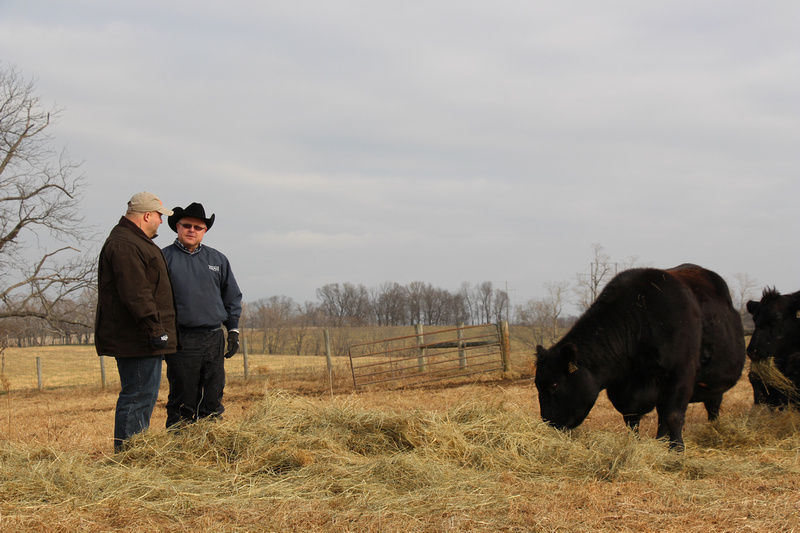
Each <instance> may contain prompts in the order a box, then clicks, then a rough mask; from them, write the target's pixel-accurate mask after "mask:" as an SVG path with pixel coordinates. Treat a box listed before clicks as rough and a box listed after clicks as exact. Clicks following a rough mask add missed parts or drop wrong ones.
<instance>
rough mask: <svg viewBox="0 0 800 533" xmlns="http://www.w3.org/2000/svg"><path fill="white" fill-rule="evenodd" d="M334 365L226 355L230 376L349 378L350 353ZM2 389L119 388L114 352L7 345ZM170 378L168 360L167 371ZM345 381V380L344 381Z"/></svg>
mask: <svg viewBox="0 0 800 533" xmlns="http://www.w3.org/2000/svg"><path fill="white" fill-rule="evenodd" d="M336 359H337V360H335V361H334V362H333V365H332V368H331V369H330V370H329V368H328V364H327V361H326V357H325V356H313V355H300V356H293V355H266V354H249V355H247V357H245V355H244V353H239V354H236V355H235V356H233V357H232V358H230V359H226V360H225V374H226V377H227V378H228V379H229V380H236V379H245V378H247V379H252V380H268V379H273V380H275V379H281V380H313V381H317V380H327V379H329V378H330V376H331V373H335V374H336V375H337V376H338V375H341V376H343V380H344V379H346V378H347V377H349V375H350V367H349V361H348V360H347V358H336ZM0 362H1V365H0V393H2V392H11V391H35V390H48V389H57V388H66V387H82V386H90V387H104V388H108V389H114V388H117V389H118V388H119V386H120V384H119V374H118V372H117V364H116V360H115V359H114V358H113V357H98V356H97V354H96V353H95V351H94V346H91V345H89V346H85V345H84V346H48V347H42V348H7V349H6V350H5V351H4V353H3V354H2V360H1V361H0ZM162 372H163V373H162V381H164V382H165V381H166V365H164V369H163V370H162ZM340 381H341V380H340Z"/></svg>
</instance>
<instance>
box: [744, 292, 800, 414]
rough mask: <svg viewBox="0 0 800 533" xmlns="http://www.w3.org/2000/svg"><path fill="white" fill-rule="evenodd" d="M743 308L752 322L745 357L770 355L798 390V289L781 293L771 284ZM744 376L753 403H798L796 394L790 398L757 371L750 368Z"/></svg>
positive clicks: (776, 366) (799, 315)
mask: <svg viewBox="0 0 800 533" xmlns="http://www.w3.org/2000/svg"><path fill="white" fill-rule="evenodd" d="M747 311H748V312H749V313H750V314H751V315H753V323H754V324H755V326H756V328H755V330H754V331H753V336H752V337H751V338H750V343H749V344H748V345H747V355H748V357H750V359H751V360H752V361H754V362H759V361H764V360H766V359H769V358H770V357H771V358H772V359H773V361H774V363H775V368H777V369H778V370H779V371H780V372H781V373H782V374H783V375H784V376H786V377H787V378H788V379H789V381H791V383H792V385H793V386H794V388H795V389H797V390H800V291H798V292H795V293H794V294H787V295H781V293H780V292H778V291H777V290H775V289H774V288H772V289H769V288H767V289H764V292H763V293H762V294H761V301H760V302H756V301H753V300H750V301H749V302H747ZM748 377H749V378H750V384H751V385H752V386H753V403H755V404H764V405H768V406H770V407H785V406H786V405H794V406H798V405H800V401H798V398H797V396H796V395H795V396H794V397H792V398H790V397H789V396H788V395H787V394H786V391H785V390H781V389H780V388H777V387H775V386H772V387H770V386H769V385H768V384H765V383H764V381H763V379H762V378H761V376H759V375H758V373H756V372H754V371H752V370H751V371H750V373H749V375H748Z"/></svg>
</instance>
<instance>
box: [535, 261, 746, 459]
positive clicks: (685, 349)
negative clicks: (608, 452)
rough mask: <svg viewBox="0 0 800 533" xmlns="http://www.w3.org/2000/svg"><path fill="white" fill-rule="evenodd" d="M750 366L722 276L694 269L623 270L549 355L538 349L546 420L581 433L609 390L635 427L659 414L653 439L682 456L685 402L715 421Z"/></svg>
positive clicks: (538, 380)
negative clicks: (644, 418)
mask: <svg viewBox="0 0 800 533" xmlns="http://www.w3.org/2000/svg"><path fill="white" fill-rule="evenodd" d="M744 362H745V349H744V332H743V330H742V322H741V318H740V317H739V315H738V313H737V312H736V310H735V309H734V308H733V304H732V302H731V297H730V292H729V291H728V286H727V284H726V283H725V281H724V280H723V279H722V278H721V277H720V276H718V275H717V274H715V273H714V272H711V271H710V270H706V269H704V268H702V267H699V266H696V265H681V266H679V267H676V268H673V269H670V270H658V269H653V268H637V269H632V270H627V271H624V272H622V273H620V274H619V275H617V276H616V277H615V278H614V279H612V280H611V281H610V282H609V283H608V285H607V286H606V287H605V289H603V292H602V293H601V294H600V296H599V297H598V298H597V300H596V301H595V302H594V304H592V306H591V307H590V308H589V309H588V310H587V311H586V312H585V313H584V314H583V316H581V317H580V318H579V319H578V321H577V322H576V323H575V325H574V326H573V327H572V329H571V330H570V331H569V332H567V334H566V335H565V336H564V337H563V338H562V339H561V340H560V341H558V342H557V343H556V344H555V345H554V346H553V347H551V348H550V349H549V350H546V349H544V348H543V347H541V346H538V347H537V356H536V388H537V389H538V391H539V405H540V408H541V414H542V419H544V420H545V421H547V422H548V423H550V424H551V425H553V426H555V427H558V428H562V429H569V428H574V427H577V426H578V425H580V424H581V423H582V422H583V420H584V419H585V418H586V416H587V415H588V414H589V411H590V410H591V409H592V406H594V403H595V401H596V400H597V396H598V394H599V393H600V391H602V390H603V389H605V390H606V392H607V394H608V398H609V400H611V403H612V404H613V405H614V407H615V408H616V409H617V411H619V412H620V413H622V416H623V419H624V420H625V423H626V424H627V425H628V426H629V427H631V428H632V429H637V428H638V425H639V421H640V419H641V418H642V416H644V415H645V414H647V413H649V412H650V411H652V410H653V408H655V409H656V411H657V412H658V431H657V437H658V438H662V437H665V436H667V437H669V442H670V447H672V448H676V449H679V450H682V449H683V435H682V431H683V424H684V418H685V416H686V408H687V406H688V404H689V403H690V402H703V403H704V404H705V407H706V410H707V412H708V417H709V419H710V420H713V419H715V418H716V417H717V416H718V415H719V407H720V404H721V403H722V394H723V393H724V392H725V391H727V390H728V389H730V388H731V387H733V386H734V385H735V384H736V382H737V380H738V379H739V377H741V375H742V369H743V368H744Z"/></svg>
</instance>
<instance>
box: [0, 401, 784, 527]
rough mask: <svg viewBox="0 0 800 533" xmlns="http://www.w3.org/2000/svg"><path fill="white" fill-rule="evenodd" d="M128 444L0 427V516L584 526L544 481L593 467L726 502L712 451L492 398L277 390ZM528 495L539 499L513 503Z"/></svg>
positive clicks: (603, 477) (586, 490) (572, 479)
mask: <svg viewBox="0 0 800 533" xmlns="http://www.w3.org/2000/svg"><path fill="white" fill-rule="evenodd" d="M784 416H787V417H790V418H791V420H794V422H795V423H797V421H798V418H797V415H796V414H795V413H786V414H785V415H784ZM792 417H794V418H792ZM721 420H722V419H721ZM723 423H725V422H724V421H722V422H720V424H723ZM760 424H761V425H760V426H759V427H758V430H759V432H760V434H759V435H758V437H757V438H756V437H755V436H754V437H753V439H752V440H750V441H745V442H742V441H741V440H739V441H737V442H736V444H735V445H733V446H731V448H736V449H740V448H743V447H744V448H747V447H748V446H750V447H752V449H759V447H763V446H764V445H765V439H769V433H770V431H773V430H772V429H770V427H769V426H768V422H761V423H760ZM765 424H767V425H765ZM718 427H719V426H718ZM739 429H741V428H739ZM777 431H778V430H775V432H777ZM784 437H786V435H784ZM705 438H707V439H709V440H713V441H714V442H713V443H714V445H716V446H720V448H721V449H722V450H723V453H724V450H725V443H726V442H727V441H728V440H730V439H733V438H734V437H733V436H732V435H731V436H728V432H726V431H725V430H724V428H723V429H718V431H717V432H716V433H715V434H714V435H713V436H706V437H705ZM790 438H792V439H794V440H793V441H792V445H796V444H797V437H796V436H794V437H790ZM131 444H132V446H131V447H130V449H128V450H127V451H126V452H123V453H120V454H117V455H114V456H107V457H105V458H104V459H102V460H100V461H92V460H91V459H89V458H88V457H86V456H81V455H78V454H73V455H70V454H56V453H53V452H52V451H49V450H48V449H47V448H39V449H26V448H21V447H19V446H14V445H11V444H10V443H7V442H4V441H0V459H2V466H3V468H2V471H0V472H1V473H0V526H2V529H3V530H4V531H15V530H19V531H22V530H34V531H35V530H42V531H45V530H48V531H52V530H59V529H61V530H63V531H68V530H75V529H82V530H94V531H101V530H123V529H128V530H136V531H178V530H185V529H194V528H199V529H201V530H203V529H217V528H220V527H221V528H222V529H225V530H230V531H234V530H252V529H254V528H256V529H259V530H276V529H289V530H291V529H297V530H306V531H315V530H316V531H321V530H326V531H331V530H332V531H352V530H354V529H356V530H362V531H379V530H386V529H388V530H398V529H404V530H408V531H440V530H444V529H456V530H486V529H490V530H491V529H498V528H499V529H504V528H512V529H514V528H520V527H522V528H528V529H530V528H533V529H537V528H541V527H545V526H547V527H550V526H552V524H553V521H555V523H558V524H561V527H566V528H568V529H569V528H572V529H575V530H581V529H582V528H583V526H585V527H587V528H591V527H594V526H592V523H591V522H585V517H584V518H581V515H580V514H579V513H578V514H576V513H575V512H574V509H571V508H570V506H566V507H565V506H563V505H561V506H559V505H558V504H557V502H556V501H555V500H554V498H555V496H554V495H555V494H558V493H563V492H564V491H565V490H566V491H569V493H570V494H572V493H573V491H574V490H575V488H574V487H579V489H578V490H579V492H580V494H577V495H573V496H571V497H570V498H569V499H570V501H571V502H572V500H573V499H574V498H578V499H579V500H586V501H587V502H591V498H592V497H593V496H592V494H593V493H594V494H595V496H594V497H599V496H597V495H598V494H605V491H607V490H608V489H602V490H600V491H599V492H598V490H599V489H594V488H593V487H594V485H595V484H597V483H600V484H603V486H606V487H611V486H619V485H622V484H630V483H633V484H642V485H643V486H646V487H648V494H652V495H653V497H654V498H656V500H660V501H677V502H679V505H678V511H675V512H674V514H675V516H678V515H683V514H685V513H686V506H687V505H688V506H697V509H703V511H702V512H707V511H706V510H705V509H709V508H710V509H713V506H714V505H723V506H724V505H730V501H727V502H725V501H721V500H720V496H719V494H718V491H716V490H709V491H707V492H706V493H704V492H702V491H700V490H699V487H698V486H697V485H692V484H691V483H693V481H692V480H693V479H697V478H705V477H709V476H714V475H717V474H718V473H719V472H720V471H719V467H718V466H716V465H718V464H719V457H715V458H714V459H713V460H712V461H708V460H705V459H704V458H703V457H702V455H701V454H702V453H704V452H703V451H702V450H697V451H695V452H690V453H687V454H685V455H680V454H674V453H670V452H669V451H668V448H667V445H666V443H664V442H659V441H656V440H654V439H639V438H637V437H636V436H635V435H634V434H633V433H631V432H628V431H625V432H608V431H597V430H595V431H575V432H572V433H570V432H560V431H557V430H555V429H553V428H551V427H549V426H548V425H546V424H544V423H542V422H540V421H539V420H538V419H536V418H534V417H532V416H530V412H528V411H524V410H522V409H520V408H519V407H518V406H516V405H515V404H513V403H512V402H503V401H497V402H494V403H493V402H486V401H475V402H472V403H466V404H464V405H460V406H458V407H455V408H452V409H448V410H445V411H442V412H440V413H436V412H429V411H425V412H423V411H405V412H395V411H390V410H379V409H365V408H363V407H361V406H360V404H359V402H358V400H357V399H352V398H349V399H345V400H340V401H333V402H332V403H325V404H323V403H321V402H317V401H315V400H309V399H305V398H301V397H297V396H292V395H288V394H285V393H281V392H274V393H269V394H268V395H267V397H266V398H265V399H264V400H263V402H261V403H260V404H259V405H258V406H257V407H256V408H254V409H253V410H252V412H251V413H250V414H249V415H248V416H247V417H246V418H244V419H241V420H238V421H228V420H225V421H208V422H206V421H204V422H200V423H197V424H194V425H192V426H189V427H188V428H186V429H184V430H182V431H178V432H174V433H173V432H167V433H165V432H160V433H159V432H148V433H145V434H140V435H138V436H136V437H135V438H134V439H133V440H132V442H131ZM744 462H746V461H744ZM733 464H735V461H734V462H733ZM772 468H773V471H771V472H770V475H772V476H774V475H776V472H777V473H778V474H781V475H790V476H795V477H797V476H798V471H797V470H798V468H797V465H796V464H794V465H777V466H773V467H772ZM751 471H752V472H756V473H757V471H758V470H757V468H755V467H753V468H752V469H751ZM723 474H724V475H726V476H728V475H730V473H727V472H726V473H723ZM734 477H735V475H734ZM610 483H611V484H615V485H609V484H610ZM523 495H524V496H523ZM559 497H560V498H564V497H565V496H564V494H560V496H559ZM636 501H637V502H639V503H632V504H631V505H642V503H641V500H636ZM648 501H650V500H649V499H648ZM681 502H683V503H681ZM587 505H588V504H587ZM709 506H711V507H709ZM537 507H539V508H547V509H549V510H548V512H547V513H538V512H530V511H526V510H530V509H532V508H537ZM515 509H516V511H514V510H515ZM697 509H696V510H695V512H700V511H698V510H697ZM523 511H524V512H523ZM709 512H710V511H709ZM595 519H596V520H600V519H602V516H595ZM582 520H583V521H584V522H581V521H582ZM54 524H55V525H54ZM87 524H88V525H91V527H89V526H87ZM548 524H549V525H548ZM635 524H639V522H635V523H634V525H635ZM594 525H597V523H594ZM578 526H580V527H578ZM631 527H634V526H631Z"/></svg>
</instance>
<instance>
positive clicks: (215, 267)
mask: <svg viewBox="0 0 800 533" xmlns="http://www.w3.org/2000/svg"><path fill="white" fill-rule="evenodd" d="M208 269H209V270H210V271H212V272H219V265H208Z"/></svg>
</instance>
